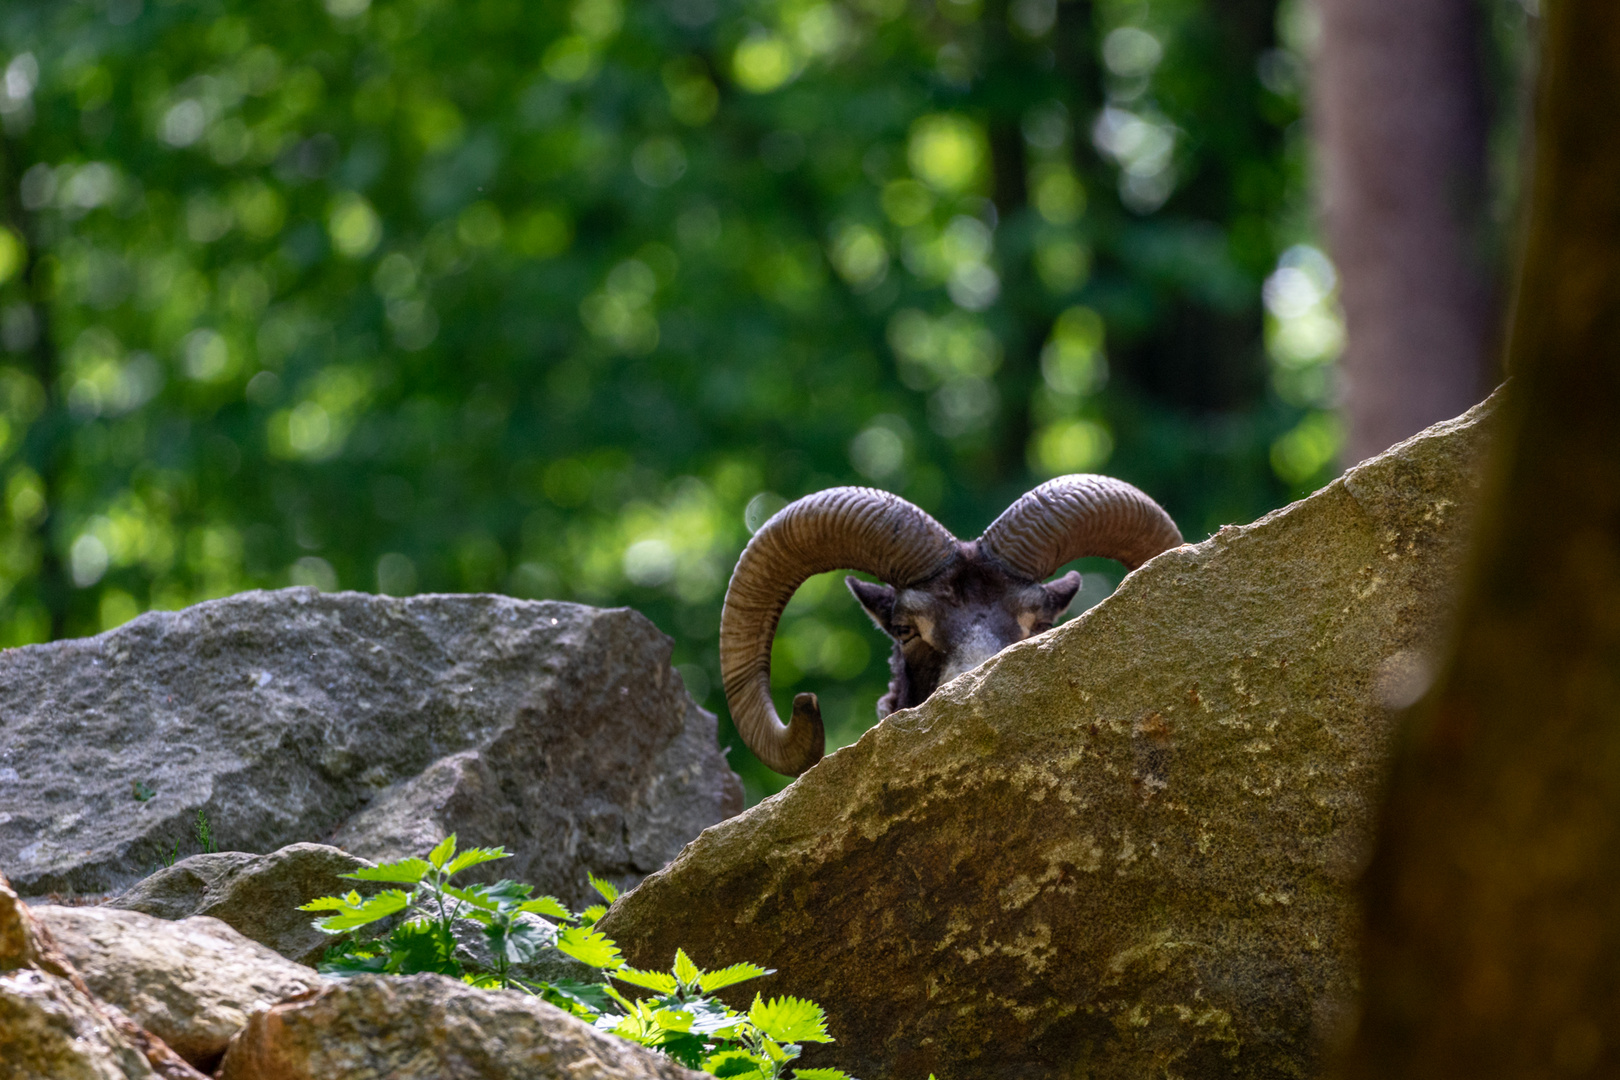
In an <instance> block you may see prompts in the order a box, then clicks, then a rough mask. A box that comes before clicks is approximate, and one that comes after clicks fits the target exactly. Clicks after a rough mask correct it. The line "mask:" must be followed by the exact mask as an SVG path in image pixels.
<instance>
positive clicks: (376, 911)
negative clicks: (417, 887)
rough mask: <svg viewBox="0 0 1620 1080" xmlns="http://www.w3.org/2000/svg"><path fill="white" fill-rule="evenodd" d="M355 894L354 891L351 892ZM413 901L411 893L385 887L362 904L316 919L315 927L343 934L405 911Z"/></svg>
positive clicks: (347, 905) (349, 906) (329, 932)
mask: <svg viewBox="0 0 1620 1080" xmlns="http://www.w3.org/2000/svg"><path fill="white" fill-rule="evenodd" d="M349 895H350V896H354V895H355V894H354V893H350V894H349ZM410 902H411V897H410V894H409V893H406V892H401V891H400V890H399V889H384V890H383V891H382V892H380V893H378V894H377V895H376V896H371V897H367V898H366V899H365V900H364V901H363V902H361V903H360V904H355V905H349V904H346V905H345V906H344V910H342V911H341V912H339V913H338V914H336V915H328V916H327V917H326V918H324V919H316V920H315V928H316V929H317V930H322V931H324V932H326V933H328V934H341V933H343V932H345V931H348V930H353V929H354V928H355V927H357V926H365V925H367V924H368V923H374V922H376V921H377V920H378V919H386V918H387V917H388V916H390V915H394V914H397V913H399V912H401V911H404V910H405V908H406V905H408V904H409V903H410Z"/></svg>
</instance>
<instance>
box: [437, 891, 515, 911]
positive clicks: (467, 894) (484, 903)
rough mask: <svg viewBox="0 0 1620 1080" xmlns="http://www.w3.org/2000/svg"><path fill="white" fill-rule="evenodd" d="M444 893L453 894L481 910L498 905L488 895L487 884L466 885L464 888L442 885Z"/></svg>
mask: <svg viewBox="0 0 1620 1080" xmlns="http://www.w3.org/2000/svg"><path fill="white" fill-rule="evenodd" d="M441 888H443V889H444V895H446V896H453V897H455V898H456V899H457V900H460V901H462V902H463V903H467V904H471V905H472V906H473V907H475V908H479V909H480V910H483V911H494V910H495V909H496V908H498V907H499V906H500V905H499V904H498V903H496V901H495V900H494V899H493V898H492V897H490V895H489V886H488V885H468V886H466V887H465V888H462V887H460V886H456V885H443V886H441Z"/></svg>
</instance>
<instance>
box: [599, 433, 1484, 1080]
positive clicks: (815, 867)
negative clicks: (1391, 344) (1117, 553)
mask: <svg viewBox="0 0 1620 1080" xmlns="http://www.w3.org/2000/svg"><path fill="white" fill-rule="evenodd" d="M1492 413H1493V406H1492V404H1491V403H1486V404H1485V405H1483V406H1481V407H1479V408H1477V409H1475V410H1473V411H1472V412H1470V413H1468V414H1467V415H1465V416H1463V417H1461V418H1459V419H1458V420H1455V421H1451V422H1448V423H1444V424H1440V425H1437V426H1436V427H1433V428H1431V429H1429V430H1428V431H1426V432H1424V433H1422V434H1420V435H1418V436H1416V437H1414V438H1413V439H1411V440H1409V441H1407V442H1405V443H1403V444H1401V445H1399V446H1396V447H1394V448H1393V449H1391V450H1390V451H1389V452H1387V453H1386V454H1384V455H1382V456H1380V457H1378V458H1375V459H1372V460H1370V461H1368V462H1366V463H1364V464H1362V465H1361V466H1359V467H1357V468H1355V469H1352V470H1350V471H1349V472H1348V473H1347V474H1346V475H1345V476H1343V477H1342V478H1340V479H1339V480H1336V481H1335V482H1333V483H1332V484H1330V485H1329V486H1328V487H1326V488H1324V489H1323V490H1321V491H1319V492H1317V493H1316V494H1315V495H1313V496H1311V497H1310V498H1309V499H1306V500H1304V501H1302V502H1298V503H1295V504H1294V505H1292V506H1289V507H1287V508H1285V509H1283V510H1280V511H1278V512H1276V513H1274V514H1271V515H1269V516H1267V517H1266V518H1264V519H1262V520H1261V521H1259V522H1257V523H1255V524H1254V525H1251V526H1248V527H1244V528H1230V527H1229V528H1225V529H1222V530H1221V531H1220V532H1219V533H1218V534H1216V535H1215V536H1214V537H1212V538H1210V539H1209V540H1206V541H1204V542H1203V543H1201V544H1197V545H1192V546H1187V547H1182V548H1177V549H1175V550H1173V551H1169V552H1166V553H1165V554H1163V555H1160V556H1159V557H1158V558H1156V559H1154V560H1153V561H1152V562H1150V563H1149V564H1148V565H1146V566H1145V567H1143V568H1142V569H1140V570H1138V571H1137V572H1136V573H1134V574H1132V575H1131V576H1130V577H1128V578H1127V579H1126V580H1125V582H1124V583H1123V584H1122V585H1121V586H1120V588H1119V590H1118V591H1117V592H1116V593H1115V594H1114V595H1113V597H1111V598H1110V599H1109V600H1107V601H1105V602H1104V603H1102V604H1100V605H1098V606H1097V607H1095V608H1093V609H1091V610H1090V611H1089V612H1087V613H1086V614H1085V615H1083V616H1082V617H1080V618H1078V619H1076V620H1074V621H1072V622H1070V623H1067V624H1065V625H1063V626H1061V627H1058V628H1057V629H1055V630H1053V631H1051V632H1049V633H1046V634H1043V635H1041V636H1039V637H1037V638H1034V639H1032V640H1030V641H1027V642H1023V643H1020V644H1018V645H1015V646H1013V647H1012V648H1009V649H1007V650H1005V651H1004V652H1002V653H1001V654H999V655H998V656H996V657H995V658H994V659H992V660H990V661H989V662H987V663H986V664H984V665H983V666H982V667H980V668H978V669H977V670H975V671H973V672H970V673H968V674H966V675H964V676H962V677H961V678H959V679H956V680H955V681H953V682H951V683H949V684H947V685H946V686H944V687H942V688H941V689H940V690H939V691H938V692H937V693H936V694H935V695H934V696H933V697H932V698H931V699H929V701H928V702H926V703H925V704H924V705H922V706H921V707H919V708H916V709H911V710H907V711H903V712H899V713H895V714H894V715H892V716H890V717H888V718H887V719H886V720H884V721H883V722H882V723H881V724H879V725H878V726H877V727H876V728H874V729H873V730H871V731H869V732H868V733H867V734H866V735H865V736H864V737H863V738H862V739H861V740H860V741H859V742H858V743H856V744H855V745H854V746H852V747H848V748H846V749H843V750H840V751H839V752H838V753H836V754H834V755H832V756H830V757H828V758H827V759H826V760H824V761H822V762H821V764H819V765H817V766H816V767H815V768H813V769H811V770H810V771H809V772H807V773H806V774H804V775H803V776H801V777H800V778H799V779H798V781H797V782H795V783H794V784H793V785H791V786H790V787H789V788H788V789H787V790H786V791H784V792H783V793H782V794H780V795H778V796H776V797H774V798H771V799H769V800H766V801H765V802H763V803H761V804H760V805H758V806H756V807H754V808H753V809H752V810H750V811H749V812H747V813H745V814H743V815H741V816H739V817H736V818H733V819H732V820H730V821H728V822H726V823H724V824H722V825H720V826H718V827H716V828H713V829H710V830H709V831H707V832H705V833H704V834H703V835H702V836H701V837H699V838H698V840H697V841H696V842H695V843H693V844H692V845H690V846H689V847H688V848H687V849H686V850H685V851H684V852H683V853H682V854H681V856H680V857H679V858H678V859H677V860H676V861H675V862H674V863H673V864H671V865H670V866H669V867H668V868H667V869H665V870H663V871H662V872H660V873H658V874H655V875H653V876H651V877H649V878H648V879H647V880H646V881H644V882H642V884H641V885H640V886H639V887H638V888H637V889H636V890H635V891H634V892H632V893H630V894H628V895H627V896H624V897H622V898H621V899H620V900H619V902H618V903H617V904H615V905H614V906H613V908H612V910H611V911H610V912H609V913H608V915H607V917H606V919H605V920H604V921H603V923H602V924H601V928H602V930H603V931H604V932H605V933H607V934H608V935H609V936H610V937H612V938H614V939H616V940H617V941H618V943H619V944H620V946H621V947H622V948H623V950H624V952H625V954H626V956H627V959H629V961H630V962H631V963H633V964H636V965H637V966H639V967H644V968H645V967H653V968H663V967H666V966H667V965H668V964H669V962H670V957H671V956H672V955H673V953H674V951H675V949H676V947H677V946H683V947H684V948H685V949H686V950H687V952H689V953H690V954H691V955H692V958H693V959H694V960H696V961H697V962H698V963H700V964H702V965H704V966H705V967H714V966H718V965H721V964H727V963H731V962H734V961H740V960H750V961H754V962H756V963H760V964H764V965H767V966H769V967H772V968H776V969H778V970H779V972H780V974H778V975H776V976H774V977H773V978H772V979H771V980H770V981H769V982H768V983H767V984H766V986H765V992H766V993H769V994H775V993H794V994H800V995H805V996H809V997H812V998H815V999H816V1000H818V1001H820V1002H821V1003H822V1004H823V1005H824V1006H826V1008H827V1012H828V1016H829V1023H830V1027H831V1030H832V1033H833V1035H834V1036H836V1037H837V1039H838V1042H837V1043H836V1044H834V1045H833V1046H831V1047H828V1048H825V1049H823V1048H820V1047H816V1048H814V1049H813V1050H812V1051H810V1052H807V1054H806V1062H807V1064H817V1065H837V1066H839V1067H842V1068H845V1069H847V1070H849V1071H851V1072H853V1073H855V1074H857V1075H859V1076H861V1077H863V1078H865V1080H886V1078H893V1080H902V1078H906V1080H910V1078H914V1077H925V1076H927V1075H928V1074H929V1072H930V1071H933V1072H935V1073H937V1074H938V1075H940V1076H946V1075H949V1076H950V1077H952V1078H953V1080H964V1078H968V1077H997V1078H1008V1077H1026V1076H1027V1077H1037V1076H1040V1077H1044V1076H1056V1075H1063V1076H1069V1075H1085V1076H1089V1077H1091V1078H1093V1080H1107V1078H1116V1077H1117V1078H1122V1080H1123V1078H1127V1077H1129V1078H1136V1077H1142V1076H1174V1077H1184V1078H1194V1077H1223V1078H1245V1077H1253V1078H1259V1077H1267V1078H1272V1077H1288V1076H1308V1075H1312V1074H1313V1072H1314V1071H1315V1069H1316V1067H1317V1060H1318V1055H1319V1046H1320V1041H1321V1040H1322V1039H1323V1038H1325V1037H1331V1036H1333V1035H1334V1033H1335V1032H1336V1030H1337V1029H1338V1027H1339V1026H1340V1025H1341V1024H1342V1022H1343V1018H1344V1017H1345V1016H1347V1015H1349V1014H1350V1013H1351V1010H1352V1009H1353V1007H1354V1006H1353V999H1354V987H1355V984H1356V971H1357V956H1356V941H1357V934H1356V905H1355V902H1354V895H1353V881H1354V879H1355V877H1356V874H1357V872H1358V869H1359V867H1360V866H1361V864H1362V861H1363V859H1364V857H1365V853H1366V850H1367V845H1368V841H1369V831H1370V827H1371V821H1372V818H1373V815H1374V811H1375V808H1376V805H1377V798H1378V791H1379V785H1380V781H1381V778H1382V776H1383V773H1384V767H1385V762H1386V759H1387V757H1388V752H1389V744H1390V736H1391V722H1390V720H1391V715H1392V710H1393V708H1394V707H1397V706H1400V705H1404V704H1407V703H1409V702H1410V701H1411V700H1412V699H1414V698H1415V697H1416V696H1417V695H1418V694H1420V693H1421V692H1422V690H1423V688H1424V686H1425V685H1426V680H1427V671H1428V669H1429V658H1430V657H1431V656H1432V655H1433V653H1434V650H1435V648H1436V646H1437V645H1438V643H1439V641H1440V639H1441V637H1442V635H1443V634H1444V632H1445V626H1446V623H1447V615H1448V612H1449V610H1450V608H1451V602H1452V593H1453V585H1454V582H1455V579H1456V576H1457V570H1458V565H1459V562H1460V558H1461V555H1462V551H1463V543H1464V539H1465V535H1466V531H1467V530H1466V527H1465V522H1466V518H1467V516H1468V514H1467V511H1468V508H1469V507H1470V505H1471V504H1472V503H1473V501H1474V499H1475V493H1476V489H1477V484H1478V478H1479V472H1480V463H1481V458H1482V454H1481V451H1482V448H1483V447H1484V445H1485V443H1486V442H1487V439H1488V436H1489V433H1490V431H1491V429H1492V419H1491V417H1492Z"/></svg>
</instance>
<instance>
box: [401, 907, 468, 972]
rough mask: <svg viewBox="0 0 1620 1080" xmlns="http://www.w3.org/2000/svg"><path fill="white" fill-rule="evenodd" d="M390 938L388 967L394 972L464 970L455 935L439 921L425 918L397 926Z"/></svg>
mask: <svg viewBox="0 0 1620 1080" xmlns="http://www.w3.org/2000/svg"><path fill="white" fill-rule="evenodd" d="M387 941H388V950H389V952H388V971H389V972H391V973H393V974H396V975H416V974H420V973H422V972H432V973H434V974H437V975H460V974H461V965H460V964H459V963H457V962H456V958H455V953H456V939H455V938H454V937H452V936H451V934H450V933H449V931H447V930H446V929H445V928H444V927H442V926H440V925H439V924H438V923H437V922H432V921H429V920H425V919H423V920H417V921H415V922H408V923H405V924H403V925H401V926H397V927H395V928H394V931H393V933H391V934H389V935H388V939H387Z"/></svg>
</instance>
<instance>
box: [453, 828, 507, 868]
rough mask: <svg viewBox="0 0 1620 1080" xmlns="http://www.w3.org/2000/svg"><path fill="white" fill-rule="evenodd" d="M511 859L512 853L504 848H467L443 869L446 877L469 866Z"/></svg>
mask: <svg viewBox="0 0 1620 1080" xmlns="http://www.w3.org/2000/svg"><path fill="white" fill-rule="evenodd" d="M450 839H452V840H454V839H455V837H454V836H452V837H450ZM511 857H512V853H511V852H509V851H507V850H506V849H505V848H504V847H495V848H482V847H475V848H468V849H467V850H466V851H463V852H462V853H461V854H460V855H457V856H456V857H455V858H454V859H451V860H450V864H449V865H448V866H446V867H445V868H444V872H445V875H446V876H449V875H451V874H459V873H461V872H462V871H463V870H465V869H467V868H468V867H471V866H481V865H483V864H484V863H487V862H494V861H495V860H497V859H510V858H511Z"/></svg>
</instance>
